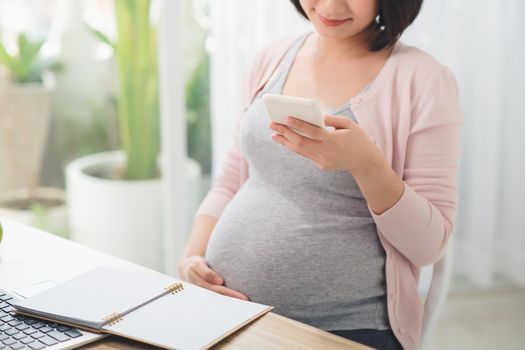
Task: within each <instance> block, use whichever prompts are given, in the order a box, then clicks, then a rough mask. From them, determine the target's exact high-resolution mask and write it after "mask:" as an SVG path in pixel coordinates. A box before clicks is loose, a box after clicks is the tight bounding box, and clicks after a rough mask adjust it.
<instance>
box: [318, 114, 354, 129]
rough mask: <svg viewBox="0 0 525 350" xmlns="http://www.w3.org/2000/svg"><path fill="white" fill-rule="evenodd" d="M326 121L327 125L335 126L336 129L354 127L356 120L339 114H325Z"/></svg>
mask: <svg viewBox="0 0 525 350" xmlns="http://www.w3.org/2000/svg"><path fill="white" fill-rule="evenodd" d="M324 123H325V125H326V126H333V127H334V128H336V129H352V127H353V126H354V122H353V121H351V120H350V119H348V118H345V117H343V116H339V115H328V114H327V115H325V116H324Z"/></svg>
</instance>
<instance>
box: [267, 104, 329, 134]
mask: <svg viewBox="0 0 525 350" xmlns="http://www.w3.org/2000/svg"><path fill="white" fill-rule="evenodd" d="M262 100H263V103H264V106H265V107H266V110H267V112H268V114H269V116H270V119H271V120H273V121H274V122H276V123H279V124H284V125H286V126H288V127H290V128H291V129H293V130H294V131H295V132H297V133H298V134H301V135H303V136H306V135H304V134H302V133H301V132H300V131H299V130H297V129H296V128H294V127H292V126H290V125H288V123H287V121H286V120H287V118H288V116H292V117H294V118H297V119H301V120H304V121H305V122H308V123H310V124H313V125H315V126H318V127H320V128H323V129H327V127H326V126H325V123H324V118H323V114H322V112H321V106H320V105H319V102H317V101H316V100H313V99H310V98H304V97H295V96H284V95H276V94H264V95H263V96H262Z"/></svg>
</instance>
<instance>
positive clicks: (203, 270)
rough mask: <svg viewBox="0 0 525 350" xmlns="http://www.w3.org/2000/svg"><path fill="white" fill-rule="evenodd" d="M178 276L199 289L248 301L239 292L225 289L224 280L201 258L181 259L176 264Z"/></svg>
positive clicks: (194, 256) (195, 256) (196, 256)
mask: <svg viewBox="0 0 525 350" xmlns="http://www.w3.org/2000/svg"><path fill="white" fill-rule="evenodd" d="M178 270H179V275H180V276H181V279H183V280H184V281H187V282H190V283H193V284H195V285H197V286H199V287H203V288H206V289H209V290H211V291H214V292H217V293H219V294H222V295H227V296H230V297H234V298H238V299H243V300H249V299H248V297H247V296H246V295H244V294H242V293H241V292H238V291H236V290H233V289H230V288H226V287H225V286H224V285H223V284H224V278H222V277H221V276H220V275H219V274H218V273H217V272H215V271H213V270H212V269H210V267H209V266H208V263H207V262H206V260H205V259H204V258H203V257H202V256H198V255H193V256H190V257H187V258H181V260H180V261H179V264H178Z"/></svg>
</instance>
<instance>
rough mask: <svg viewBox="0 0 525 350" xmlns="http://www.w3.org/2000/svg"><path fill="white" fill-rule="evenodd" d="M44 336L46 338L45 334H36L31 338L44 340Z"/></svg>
mask: <svg viewBox="0 0 525 350" xmlns="http://www.w3.org/2000/svg"><path fill="white" fill-rule="evenodd" d="M44 336H45V334H44V333H40V332H36V333H33V334H31V338H33V339H40V338H42V337H44Z"/></svg>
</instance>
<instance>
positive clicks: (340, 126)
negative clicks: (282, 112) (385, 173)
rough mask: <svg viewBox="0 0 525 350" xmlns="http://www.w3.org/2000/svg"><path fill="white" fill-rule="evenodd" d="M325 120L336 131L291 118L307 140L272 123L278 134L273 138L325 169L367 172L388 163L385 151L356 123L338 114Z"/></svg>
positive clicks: (272, 127) (327, 116)
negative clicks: (382, 163)
mask: <svg viewBox="0 0 525 350" xmlns="http://www.w3.org/2000/svg"><path fill="white" fill-rule="evenodd" d="M324 121H325V125H327V126H333V127H334V128H335V130H332V131H330V130H325V129H321V128H319V127H317V126H315V125H312V124H310V123H307V122H305V121H302V120H300V119H297V118H293V117H291V116H290V117H288V120H287V122H288V125H289V126H291V127H293V128H295V129H298V130H300V131H301V132H302V133H303V134H305V135H307V137H305V136H302V135H300V134H298V133H297V132H295V131H294V130H293V129H291V128H290V127H289V126H286V125H282V124H278V123H275V122H271V123H270V129H272V130H274V131H276V133H275V134H273V135H272V139H273V140H275V141H276V142H279V143H280V144H282V145H284V146H286V147H288V148H289V149H291V150H292V151H294V152H295V153H297V154H299V155H301V156H304V157H306V158H309V159H311V160H312V161H314V162H315V164H316V165H317V166H318V168H319V169H321V170H347V171H349V172H351V173H352V174H354V173H356V172H363V173H365V172H367V171H369V170H371V169H373V168H374V167H375V166H377V165H378V164H381V162H382V161H384V159H383V155H382V154H381V151H380V150H379V149H378V148H377V146H376V145H375V144H374V143H373V142H372V141H371V140H370V139H369V138H368V137H367V136H366V134H365V132H364V131H363V130H362V129H361V127H360V126H359V125H357V124H356V123H354V122H353V121H352V120H350V119H349V118H346V117H343V116H338V115H325V116H324Z"/></svg>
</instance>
